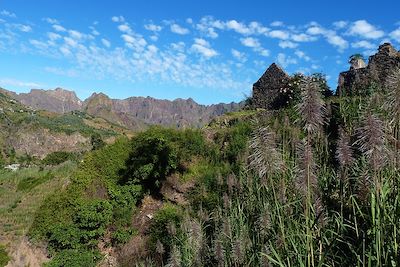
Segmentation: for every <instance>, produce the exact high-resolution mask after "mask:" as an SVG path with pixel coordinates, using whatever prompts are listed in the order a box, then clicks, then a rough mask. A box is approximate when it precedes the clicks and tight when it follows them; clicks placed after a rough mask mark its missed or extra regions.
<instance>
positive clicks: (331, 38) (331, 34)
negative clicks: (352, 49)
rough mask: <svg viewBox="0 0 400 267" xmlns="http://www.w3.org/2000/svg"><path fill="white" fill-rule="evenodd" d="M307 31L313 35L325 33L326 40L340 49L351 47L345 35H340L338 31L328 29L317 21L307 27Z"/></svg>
mask: <svg viewBox="0 0 400 267" xmlns="http://www.w3.org/2000/svg"><path fill="white" fill-rule="evenodd" d="M307 33H308V34H311V35H323V36H324V37H325V39H326V41H327V42H328V43H329V44H331V45H333V46H335V47H337V48H338V49H339V51H343V50H344V49H346V48H348V47H349V43H348V42H347V41H346V40H345V39H344V38H343V37H341V36H339V35H338V34H337V33H336V31H333V30H327V29H325V28H322V27H321V26H319V25H317V24H316V23H314V25H313V26H311V27H310V28H308V29H307Z"/></svg>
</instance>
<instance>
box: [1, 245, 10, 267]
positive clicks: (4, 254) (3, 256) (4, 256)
mask: <svg viewBox="0 0 400 267" xmlns="http://www.w3.org/2000/svg"><path fill="white" fill-rule="evenodd" d="M9 261H10V257H9V256H8V254H7V251H6V249H5V248H4V247H3V246H0V267H3V266H6V265H7V263H8V262H9Z"/></svg>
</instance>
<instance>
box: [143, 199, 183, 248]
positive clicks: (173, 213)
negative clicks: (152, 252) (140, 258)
mask: <svg viewBox="0 0 400 267" xmlns="http://www.w3.org/2000/svg"><path fill="white" fill-rule="evenodd" d="M182 220H183V213H182V210H181V209H180V208H179V207H178V206H176V205H173V204H169V203H167V204H165V205H164V207H163V208H162V209H160V210H159V211H158V212H157V213H156V214H155V215H154V218H153V220H152V223H151V226H150V247H151V248H152V249H155V246H156V243H157V241H160V242H161V243H162V244H163V245H164V247H166V248H167V249H168V248H170V247H171V246H172V245H173V238H174V235H173V234H171V233H170V231H168V228H170V227H171V226H174V227H175V228H176V229H179V226H180V224H181V222H182Z"/></svg>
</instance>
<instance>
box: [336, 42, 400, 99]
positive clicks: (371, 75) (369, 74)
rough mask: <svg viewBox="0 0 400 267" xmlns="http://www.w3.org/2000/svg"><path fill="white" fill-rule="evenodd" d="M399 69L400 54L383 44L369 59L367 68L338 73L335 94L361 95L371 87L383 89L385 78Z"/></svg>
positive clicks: (389, 45)
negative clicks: (376, 86)
mask: <svg viewBox="0 0 400 267" xmlns="http://www.w3.org/2000/svg"><path fill="white" fill-rule="evenodd" d="M399 67H400V52H398V51H397V50H396V49H395V48H394V47H393V46H392V45H391V44H389V43H385V44H383V45H381V46H379V49H378V53H376V54H375V55H373V56H371V57H370V58H369V62H368V65H367V67H365V68H359V69H351V70H349V71H345V72H342V73H340V75H339V80H338V88H337V94H338V95H360V94H361V95H362V94H364V93H365V92H366V91H368V89H369V88H370V87H371V86H373V85H378V86H381V87H382V89H384V85H385V83H386V81H387V77H388V76H389V75H390V74H391V73H392V72H393V71H394V70H395V69H396V68H399Z"/></svg>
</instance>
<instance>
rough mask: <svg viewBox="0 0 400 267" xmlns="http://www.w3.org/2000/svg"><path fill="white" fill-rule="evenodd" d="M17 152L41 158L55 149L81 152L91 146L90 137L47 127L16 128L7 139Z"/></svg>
mask: <svg viewBox="0 0 400 267" xmlns="http://www.w3.org/2000/svg"><path fill="white" fill-rule="evenodd" d="M8 143H9V145H10V146H11V147H13V148H14V149H15V151H16V152H17V154H28V155H31V156H35V157H38V158H40V159H43V158H44V157H46V155H48V154H50V153H51V152H55V151H68V152H81V151H87V150H89V149H90V148H91V145H90V139H89V138H87V137H84V136H82V135H81V134H79V133H73V134H71V135H67V134H65V133H56V132H52V131H50V130H49V129H45V128H39V129H28V128H26V129H25V128H21V129H18V131H16V132H15V133H14V134H13V135H12V136H11V137H10V138H9V140H8Z"/></svg>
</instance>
